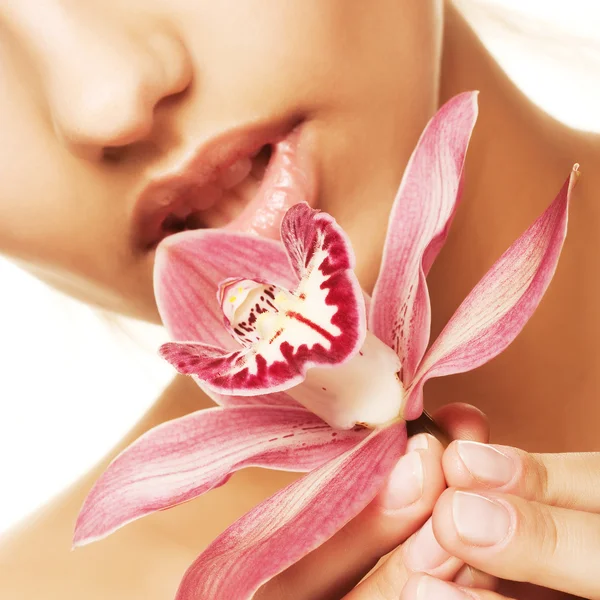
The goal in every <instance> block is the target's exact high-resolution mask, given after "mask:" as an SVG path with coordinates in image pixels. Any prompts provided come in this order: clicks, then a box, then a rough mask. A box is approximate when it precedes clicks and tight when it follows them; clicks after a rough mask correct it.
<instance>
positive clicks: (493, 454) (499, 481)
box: [457, 441, 515, 486]
mask: <svg viewBox="0 0 600 600" xmlns="http://www.w3.org/2000/svg"><path fill="white" fill-rule="evenodd" d="M457 451H458V455H459V456H460V458H461V460H462V461H463V462H464V463H465V466H466V467H467V469H468V470H469V473H471V475H472V476H473V477H474V478H475V479H477V480H478V481H481V482H482V483H486V484H489V485H493V486H500V485H504V484H505V483H508V482H509V481H510V480H511V479H512V478H513V473H514V472H515V466H514V463H513V461H512V459H511V458H510V457H509V456H506V454H502V452H500V451H499V450H496V448H493V447H492V446H488V445H487V444H479V443H478V442H465V441H461V442H457Z"/></svg>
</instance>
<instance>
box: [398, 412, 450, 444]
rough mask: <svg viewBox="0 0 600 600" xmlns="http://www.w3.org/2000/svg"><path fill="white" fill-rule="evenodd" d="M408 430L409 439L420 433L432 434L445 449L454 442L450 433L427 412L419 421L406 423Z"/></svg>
mask: <svg viewBox="0 0 600 600" xmlns="http://www.w3.org/2000/svg"><path fill="white" fill-rule="evenodd" d="M406 428H407V430H408V436H409V437H412V436H413V435H417V434H418V433H430V434H431V435H432V436H433V437H435V438H437V439H438V440H439V441H440V442H441V443H442V445H443V446H444V448H445V447H446V446H448V444H450V442H451V441H452V438H451V437H450V436H449V435H448V433H447V432H446V431H444V430H443V429H442V428H441V427H440V426H439V425H438V424H437V423H436V422H435V421H434V420H433V418H432V417H431V415H430V414H429V413H428V412H427V411H426V410H424V411H423V414H422V415H421V416H420V417H419V418H418V419H415V420H414V421H408V423H406Z"/></svg>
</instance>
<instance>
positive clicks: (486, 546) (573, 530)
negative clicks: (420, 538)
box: [433, 489, 600, 598]
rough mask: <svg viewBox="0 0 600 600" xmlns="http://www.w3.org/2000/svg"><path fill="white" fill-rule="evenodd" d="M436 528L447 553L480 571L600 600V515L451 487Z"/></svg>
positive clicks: (437, 514)
mask: <svg viewBox="0 0 600 600" xmlns="http://www.w3.org/2000/svg"><path fill="white" fill-rule="evenodd" d="M433 530H434V532H435V536H436V538H437V540H438V541H439V542H440V544H441V545H442V546H443V547H444V548H445V549H446V550H447V551H448V552H450V553H451V554H452V555H453V556H457V557H459V558H461V559H462V560H463V561H464V562H466V563H468V564H470V565H473V566H474V567H476V568H477V569H480V570H481V571H485V572H486V573H491V574H492V575H495V576H496V577H501V578H503V579H509V580H511V581H526V582H529V583H533V584H536V585H541V586H544V587H548V588H551V589H555V590H560V591H562V592H566V593H570V594H575V595H577V596H583V597H585V598H600V578H598V576H597V568H598V556H600V515H594V514H591V513H585V512H581V511H576V510H569V509H566V508H560V507H555V506H548V505H546V504H540V503H539V502H532V501H527V500H524V499H523V498H519V497H517V496H510V495H507V494H500V493H496V492H485V493H482V492H480V493H475V492H471V491H469V492H465V491H461V490H455V489H451V490H446V491H445V492H444V493H443V494H442V496H441V497H440V499H439V500H438V502H437V504H436V506H435V509H434V513H433Z"/></svg>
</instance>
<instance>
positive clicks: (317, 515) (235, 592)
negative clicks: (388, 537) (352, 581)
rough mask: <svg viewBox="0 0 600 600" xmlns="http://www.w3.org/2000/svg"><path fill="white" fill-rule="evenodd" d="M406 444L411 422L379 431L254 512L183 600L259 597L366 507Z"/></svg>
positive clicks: (210, 552)
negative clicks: (272, 581)
mask: <svg viewBox="0 0 600 600" xmlns="http://www.w3.org/2000/svg"><path fill="white" fill-rule="evenodd" d="M405 447H406V429H405V427H404V424H403V423H396V424H395V425H393V426H391V427H389V428H386V429H381V430H377V431H374V432H373V433H372V434H371V435H370V436H369V437H368V438H367V439H366V440H364V441H362V442H361V443H360V444H359V445H358V446H356V447H355V448H353V449H352V450H349V451H348V452H346V453H345V454H343V455H341V456H339V457H338V458H335V459H333V460H332V461H330V462H328V463H327V464H325V465H323V466H322V467H320V468H319V469H317V470H315V471H312V472H311V473H309V474H308V475H306V476H305V477H304V478H303V479H301V480H299V481H296V482H295V483H293V484H292V485H290V486H288V487H286V488H285V489H283V490H281V491H280V492H278V493H277V494H275V495H274V496H272V497H271V498H269V499H268V500H266V501H265V502H263V503H262V504H260V505H259V506H257V507H256V508H254V509H253V510H252V511H250V512H249V513H247V514H246V515H245V516H244V517H242V518H241V519H240V520H238V521H237V522H236V523H234V524H233V525H232V526H231V527H229V529H227V530H226V531H225V532H224V533H223V534H222V535H221V536H219V537H218V538H217V539H216V540H215V541H214V542H213V543H212V544H211V545H210V546H209V547H208V548H207V549H206V550H205V551H204V553H202V554H201V555H200V556H199V557H198V558H197V559H196V561H195V562H194V564H193V565H192V566H191V567H190V568H189V569H188V571H187V573H186V574H185V576H184V578H183V581H182V582H181V585H180V587H179V591H178V593H177V597H176V600H205V599H208V598H210V599H211V600H231V599H232V598H235V600H247V599H249V598H251V597H252V595H253V594H254V592H255V591H256V590H257V589H258V588H259V587H260V586H261V585H262V584H263V583H265V582H266V581H268V580H269V579H271V578H272V577H273V576H274V575H277V573H280V572H281V571H283V570H284V569H286V568H287V567H289V566H290V565H292V564H293V563H295V562H296V561H297V560H299V559H300V558H302V557H303V556H305V555H306V554H308V553H309V552H310V551H311V550H313V549H315V548H316V547H318V546H319V545H320V544H322V543H323V542H325V541H326V540H327V539H329V538H330V537H331V536H332V535H333V534H335V533H336V532H337V531H339V529H341V528H342V527H343V526H344V525H345V524H346V523H347V522H348V521H349V520H350V519H352V518H353V517H354V516H356V515H357V514H358V513H359V512H360V511H361V510H362V509H363V508H365V506H367V504H368V503H369V502H370V501H371V500H372V499H373V498H374V497H375V495H376V494H377V492H378V490H379V489H380V488H381V486H382V484H383V482H384V480H385V478H386V477H387V476H388V475H389V473H390V471H391V470H392V468H393V467H394V465H395V464H396V462H397V460H398V458H399V457H400V456H401V455H402V453H403V452H404V450H405ZM323 568H324V569H326V568H327V565H323Z"/></svg>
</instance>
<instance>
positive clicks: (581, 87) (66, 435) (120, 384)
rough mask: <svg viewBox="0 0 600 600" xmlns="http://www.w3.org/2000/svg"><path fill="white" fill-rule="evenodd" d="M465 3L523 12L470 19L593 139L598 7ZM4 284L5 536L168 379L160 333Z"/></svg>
mask: <svg viewBox="0 0 600 600" xmlns="http://www.w3.org/2000/svg"><path fill="white" fill-rule="evenodd" d="M463 1H464V3H466V4H473V5H477V4H479V5H481V6H483V7H485V6H486V5H488V4H491V5H494V6H505V7H508V8H510V9H515V10H517V9H518V10H520V11H521V12H519V13H513V16H509V17H508V18H507V19H506V20H504V19H503V18H498V17H497V16H496V15H495V14H493V13H491V12H489V11H488V12H481V13H480V12H478V11H475V12H473V13H472V14H473V16H474V18H476V20H477V23H478V25H479V26H480V27H481V28H482V32H483V34H484V35H485V36H486V37H489V40H488V43H489V45H490V47H491V48H492V51H493V52H494V53H496V55H497V57H498V58H499V59H500V60H501V62H502V63H503V64H504V65H505V67H506V68H507V70H508V71H509V73H510V74H511V75H512V76H513V77H514V78H515V79H516V81H517V82H518V83H519V85H520V86H522V87H523V89H524V90H525V91H526V92H527V93H528V94H529V95H530V96H531V97H532V98H533V99H534V100H535V101H536V102H538V104H540V105H541V106H543V107H544V108H545V109H546V110H548V111H549V112H551V113H552V114H554V115H555V116H556V117H558V118H560V119H562V120H564V121H565V122H568V123H570V124H571V125H573V126H577V127H581V128H588V129H595V130H597V131H600V110H599V109H598V107H600V81H599V79H600V57H599V56H598V52H597V47H595V44H598V45H600V38H599V37H598V36H600V34H598V33H597V32H600V2H599V0H569V1H568V2H565V1H564V0H557V1H553V0H494V1H493V2H492V1H490V2H485V1H483V0H482V1H478V0H463ZM492 16H493V18H492ZM565 36H566V37H565ZM569 36H573V39H571V38H570V37H569ZM594 36H596V40H595V41H594ZM576 39H579V42H577V43H576V42H575V40H576ZM596 61H598V62H596ZM0 286H1V290H2V294H1V296H0V340H1V343H0V365H2V369H1V371H0V373H1V377H0V532H1V531H2V530H3V529H6V528H7V527H9V526H10V525H11V524H13V523H15V522H16V521H17V520H19V519H21V518H23V517H24V516H25V515H26V514H27V513H29V512H30V511H31V510H33V509H34V508H35V507H37V506H39V505H40V504H42V503H43V502H45V501H46V500H47V499H48V498H49V497H51V496H52V495H54V494H56V493H57V492H58V491H59V490H60V489H62V488H63V487H64V486H65V485H67V484H68V483H69V482H70V481H72V480H73V479H75V478H76V477H77V476H78V475H79V474H81V473H82V472H84V471H85V470H86V469H87V468H89V466H91V464H93V463H94V462H95V461H96V460H98V459H99V458H100V457H101V456H102V455H103V454H104V453H105V452H106V451H107V450H108V449H109V448H110V447H111V446H112V445H113V444H114V443H116V442H117V441H118V439H119V438H120V437H121V436H122V435H123V434H124V433H125V432H126V431H127V430H128V428H129V427H131V426H132V425H133V424H134V423H135V422H136V420H137V419H138V418H139V417H140V415H141V414H142V413H143V412H144V410H145V409H146V408H148V407H149V406H150V404H151V403H152V402H153V400H154V399H155V397H156V396H157V394H158V392H159V391H160V389H161V387H163V386H164V385H165V384H166V383H167V381H168V379H169V377H170V375H171V370H170V367H168V366H167V365H166V364H164V363H163V362H162V361H161V360H159V359H158V358H157V357H156V355H155V351H156V348H157V346H158V345H159V343H160V342H161V341H162V340H163V333H162V331H160V330H158V329H155V328H149V327H146V326H142V325H139V324H135V323H133V324H129V325H128V326H127V327H128V329H129V330H131V332H132V335H133V337H134V339H133V340H132V339H131V338H130V337H128V336H127V335H124V334H122V333H118V332H115V330H114V328H111V327H110V325H109V324H107V323H106V322H104V321H103V320H101V319H100V318H99V317H98V315H97V314H96V313H94V311H93V310H91V309H89V308H87V307H85V306H82V305H80V304H78V303H76V302H74V301H72V300H70V299H68V298H65V297H63V296H61V295H59V294H57V293H56V292H53V291H51V290H49V289H47V288H46V287H45V286H44V285H43V284H41V283H39V282H37V281H36V280H34V279H32V278H31V277H29V276H27V275H25V274H24V273H22V272H21V271H19V270H18V269H16V268H15V267H14V266H12V265H10V264H9V263H5V262H3V261H0Z"/></svg>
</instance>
